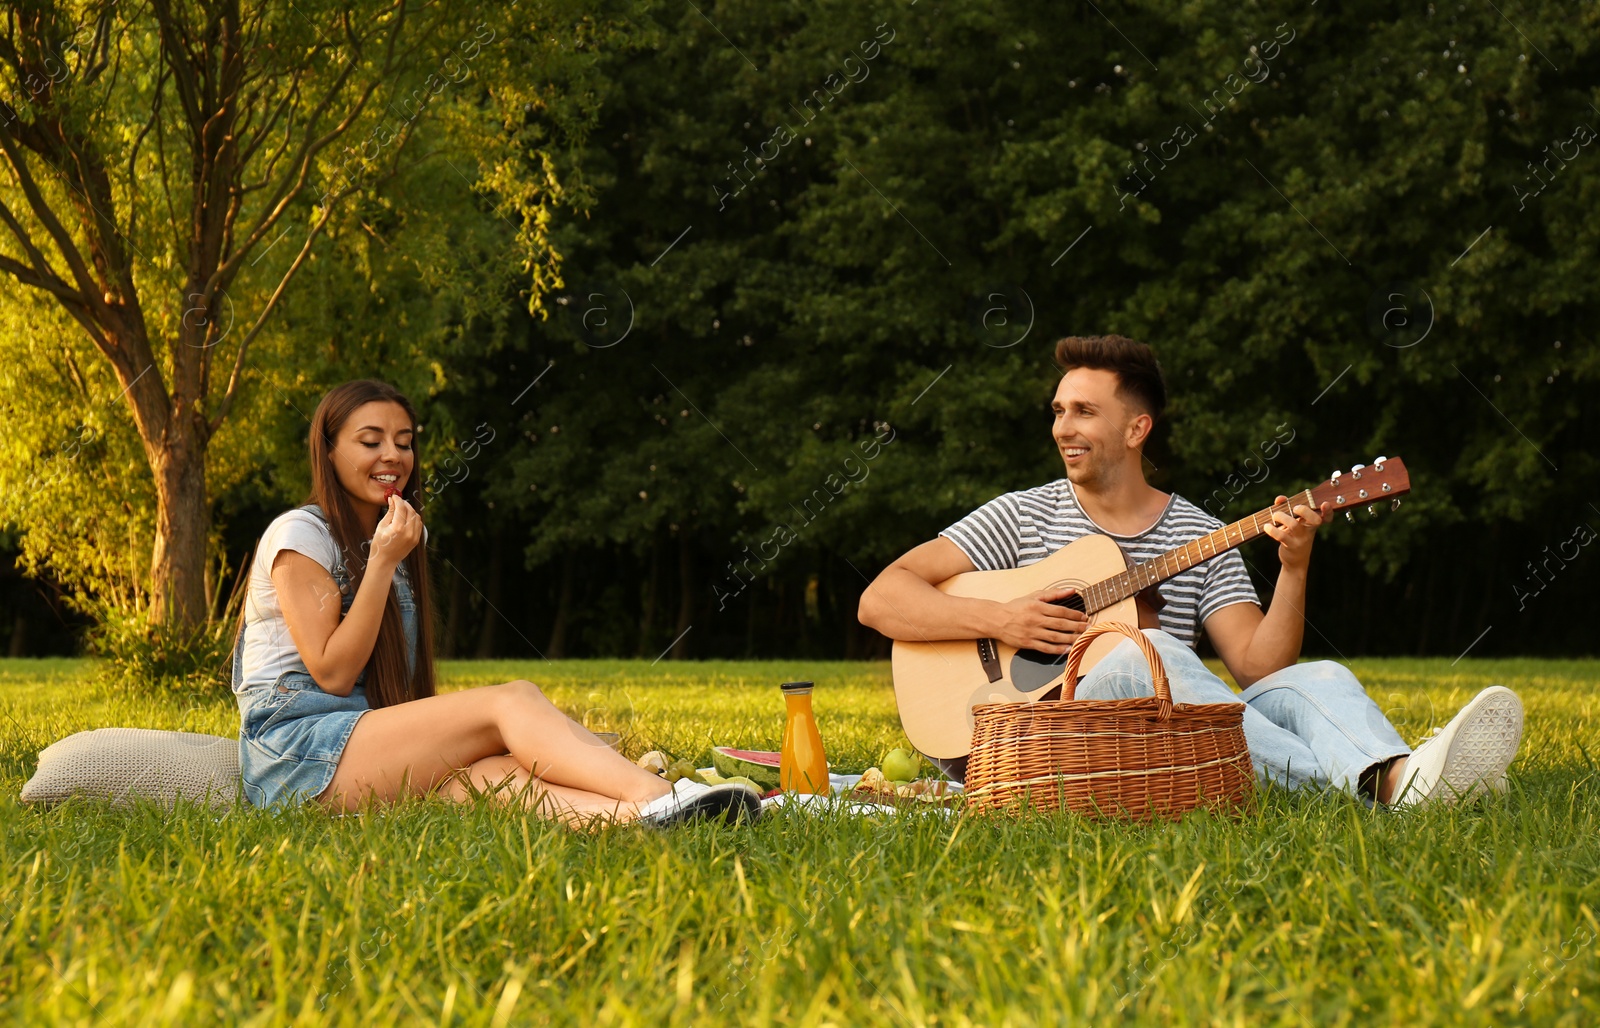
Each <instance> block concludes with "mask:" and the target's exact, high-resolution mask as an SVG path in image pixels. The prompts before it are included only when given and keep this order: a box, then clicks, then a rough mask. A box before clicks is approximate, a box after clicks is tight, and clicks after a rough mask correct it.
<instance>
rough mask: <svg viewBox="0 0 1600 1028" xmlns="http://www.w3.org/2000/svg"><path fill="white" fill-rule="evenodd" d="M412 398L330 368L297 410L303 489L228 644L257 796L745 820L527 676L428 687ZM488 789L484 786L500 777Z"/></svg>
mask: <svg viewBox="0 0 1600 1028" xmlns="http://www.w3.org/2000/svg"><path fill="white" fill-rule="evenodd" d="M416 432H417V416H416V411H415V409H414V408H413V407H412V405H411V403H410V401H408V400H407V399H406V398H405V397H404V396H402V395H401V394H400V393H399V392H398V391H397V390H395V389H394V388H393V387H392V386H389V385H386V384H385V383H382V382H374V381H359V382H347V383H345V384H344V385H341V386H339V387H337V388H335V389H333V390H332V391H330V392H329V393H328V395H327V396H325V397H323V398H322V402H321V403H320V404H318V405H317V412H316V415H315V416H314V417H313V418H312V420H311V439H310V450H311V501H312V502H311V503H309V504H308V505H307V506H305V507H301V508H299V509H296V510H291V511H289V512H287V513H285V514H282V515H280V516H279V517H278V518H277V519H276V520H274V521H273V522H272V524H271V525H269V526H268V528H267V530H266V532H265V533H263V535H262V537H261V543H260V545H259V546H258V547H257V548H256V555H255V559H254V561H253V563H252V565H251V571H250V586H249V593H248V596H247V599H246V602H245V608H244V612H243V615H242V617H241V622H242V627H241V631H240V634H239V639H238V642H237V644H236V645H235V648H234V659H233V689H234V692H235V693H236V694H237V696H238V700H239V709H240V716H241V725H240V730H239V764H240V769H241V771H242V774H243V778H244V788H245V794H246V796H247V798H248V799H249V800H250V802H251V803H252V804H254V805H255V806H258V807H271V806H274V805H277V804H279V803H298V802H303V801H304V800H305V799H306V798H308V797H309V798H314V799H315V800H316V801H317V802H318V803H320V804H322V805H323V806H324V807H325V808H327V809H329V810H339V811H353V810H356V809H358V808H359V806H360V804H361V802H362V800H363V798H364V797H366V796H367V795H368V794H371V795H374V796H376V797H377V798H379V799H383V800H393V799H396V798H399V797H401V796H405V795H429V794H432V793H434V792H435V791H438V792H440V793H442V794H443V795H446V796H448V797H450V798H451V799H453V800H456V801H458V802H460V801H465V800H467V799H469V798H470V797H471V796H472V794H473V793H474V792H475V791H476V790H477V789H479V788H482V787H493V786H499V785H503V784H508V783H509V784H510V785H512V786H513V790H512V795H511V796H510V797H505V799H506V800H507V801H511V802H520V803H522V804H523V805H524V806H525V807H526V808H527V809H529V810H530V811H532V812H534V813H536V814H538V815H540V816H543V817H550V818H557V819H560V820H562V821H565V822H568V823H577V822H586V821H591V820H594V819H597V818H598V819H601V820H613V821H630V820H642V821H646V822H651V823H657V824H666V823H671V822H674V821H678V820H682V819H685V818H689V817H696V816H705V815H719V816H727V815H732V816H734V817H754V816H756V815H757V814H758V813H759V812H760V801H759V798H758V796H757V794H756V792H755V791H754V790H752V789H749V788H748V787H744V786H738V785H735V786H705V785H701V784H699V783H696V782H691V781H689V780H687V779H681V780H679V781H678V782H677V783H676V784H675V785H672V786H669V785H668V784H667V783H666V782H665V781H663V780H662V779H660V778H658V777H657V776H655V775H654V774H651V773H650V772H648V771H646V770H644V769H643V768H640V767H637V766H635V765H634V764H632V763H630V762H629V761H628V760H627V758H625V757H623V756H622V755H621V754H619V753H617V752H616V751H615V750H613V749H612V748H611V747H609V746H607V745H606V744H605V743H603V742H602V741H601V740H599V739H597V738H596V737H595V736H594V735H593V734H591V733H590V732H589V731H588V730H587V729H585V728H584V727H583V726H582V725H580V724H578V723H576V722H574V721H573V720H572V719H570V718H568V717H567V716H566V715H565V714H562V713H561V712H560V711H559V710H557V709H556V707H555V706H554V705H553V704H552V703H551V702H550V701H549V700H548V699H546V698H545V696H544V694H543V693H542V692H540V690H539V688H538V686H536V685H534V684H533V683H531V682H525V681H516V682H506V683H505V684H503V685H490V686H481V687H479V688H475V689H467V690H464V691H461V692H454V693H447V694H445V695H442V696H441V695H435V694H434V674H433V633H432V631H431V625H430V621H431V619H430V604H429V600H428V562H427V544H426V536H425V533H424V530H423V527H422V519H421V517H420V516H419V515H418V514H417V512H416V510H415V508H414V507H413V503H414V502H415V500H416V498H417V476H416V450H415V439H416ZM496 796H497V797H501V796H502V793H501V792H500V790H498V789H497V790H496Z"/></svg>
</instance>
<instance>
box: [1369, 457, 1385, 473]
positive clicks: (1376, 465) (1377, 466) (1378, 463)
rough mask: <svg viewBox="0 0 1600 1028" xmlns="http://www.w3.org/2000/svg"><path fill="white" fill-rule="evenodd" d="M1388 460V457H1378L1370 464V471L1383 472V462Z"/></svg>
mask: <svg viewBox="0 0 1600 1028" xmlns="http://www.w3.org/2000/svg"><path fill="white" fill-rule="evenodd" d="M1388 459H1389V458H1388V457H1379V458H1378V459H1377V460H1375V461H1373V462H1372V470H1374V471H1382V470H1383V462H1384V461H1386V460H1388Z"/></svg>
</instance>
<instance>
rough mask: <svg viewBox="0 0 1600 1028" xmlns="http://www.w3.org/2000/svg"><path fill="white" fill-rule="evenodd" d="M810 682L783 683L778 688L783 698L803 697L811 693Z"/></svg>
mask: <svg viewBox="0 0 1600 1028" xmlns="http://www.w3.org/2000/svg"><path fill="white" fill-rule="evenodd" d="M811 684H812V683H810V682H784V683H783V685H781V686H779V688H780V689H782V690H783V694H784V695H785V696H804V695H806V694H807V693H809V692H811Z"/></svg>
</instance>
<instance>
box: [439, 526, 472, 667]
mask: <svg viewBox="0 0 1600 1028" xmlns="http://www.w3.org/2000/svg"><path fill="white" fill-rule="evenodd" d="M463 538H464V536H461V535H457V536H456V540H455V546H454V547H453V550H454V552H455V559H453V560H452V561H451V562H450V563H451V564H453V565H455V566H456V567H457V568H460V567H461V551H462V550H463V549H465V546H464V545H463V542H462V540H463ZM466 605H467V580H466V579H465V578H464V577H462V576H461V574H459V573H457V574H454V575H451V576H450V613H449V615H448V616H447V619H446V621H445V626H444V641H443V643H442V644H441V645H440V647H439V656H440V657H441V658H443V659H445V660H449V659H450V658H452V657H454V656H455V655H456V653H457V652H458V651H459V650H460V648H461V644H460V633H461V611H462V608H464V607H465V606H466Z"/></svg>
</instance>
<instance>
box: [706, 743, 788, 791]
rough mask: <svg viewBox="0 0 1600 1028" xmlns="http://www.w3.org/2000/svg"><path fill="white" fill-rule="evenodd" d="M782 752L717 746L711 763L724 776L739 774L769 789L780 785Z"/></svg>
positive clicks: (713, 751)
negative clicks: (779, 769) (779, 771)
mask: <svg viewBox="0 0 1600 1028" xmlns="http://www.w3.org/2000/svg"><path fill="white" fill-rule="evenodd" d="M781 759H782V758H781V754H779V753H778V751H777V750H736V749H733V748H732V747H730V746H717V747H714V748H713V749H712V750H711V763H712V764H714V765H715V766H716V769H717V774H719V775H722V776H723V777H724V778H733V777H735V776H738V775H743V776H744V777H746V778H748V779H750V780H751V781H752V782H755V783H756V784H758V785H761V786H764V787H766V788H768V789H776V788H777V787H778V765H779V763H780V761H781Z"/></svg>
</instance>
